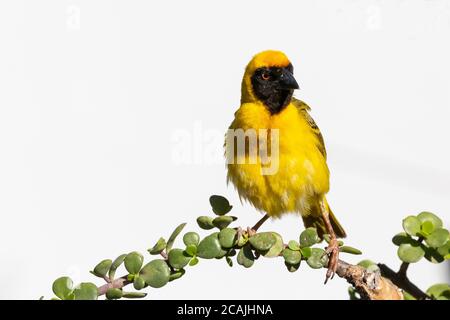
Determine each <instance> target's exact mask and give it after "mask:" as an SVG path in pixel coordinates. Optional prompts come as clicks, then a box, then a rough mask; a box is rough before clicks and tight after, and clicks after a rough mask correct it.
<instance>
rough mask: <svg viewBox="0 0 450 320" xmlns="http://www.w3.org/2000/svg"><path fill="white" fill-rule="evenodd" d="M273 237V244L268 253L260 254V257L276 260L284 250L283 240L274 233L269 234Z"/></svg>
mask: <svg viewBox="0 0 450 320" xmlns="http://www.w3.org/2000/svg"><path fill="white" fill-rule="evenodd" d="M271 233H272V235H273V236H274V237H275V243H274V244H273V245H272V247H271V248H270V249H269V250H268V251H262V252H260V253H261V255H262V256H264V257H266V258H276V257H278V256H279V255H280V253H281V251H283V249H284V242H283V238H282V237H281V236H280V235H279V234H278V233H276V232H271Z"/></svg>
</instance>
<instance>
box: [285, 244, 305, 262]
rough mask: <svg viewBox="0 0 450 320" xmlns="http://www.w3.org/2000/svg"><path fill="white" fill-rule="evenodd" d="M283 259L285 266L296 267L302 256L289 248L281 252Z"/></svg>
mask: <svg viewBox="0 0 450 320" xmlns="http://www.w3.org/2000/svg"><path fill="white" fill-rule="evenodd" d="M283 258H284V261H285V262H286V263H287V264H290V265H296V264H299V263H300V261H301V260H302V254H301V253H300V251H298V250H291V249H289V248H285V249H284V250H283Z"/></svg>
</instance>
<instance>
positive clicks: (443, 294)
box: [427, 283, 450, 300]
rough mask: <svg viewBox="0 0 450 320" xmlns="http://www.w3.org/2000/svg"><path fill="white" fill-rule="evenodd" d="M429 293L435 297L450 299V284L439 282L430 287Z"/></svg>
mask: <svg viewBox="0 0 450 320" xmlns="http://www.w3.org/2000/svg"><path fill="white" fill-rule="evenodd" d="M427 294H428V295H429V296H430V297H432V298H434V299H439V300H450V285H449V284H447V283H437V284H435V285H432V286H431V287H429V288H428V290H427Z"/></svg>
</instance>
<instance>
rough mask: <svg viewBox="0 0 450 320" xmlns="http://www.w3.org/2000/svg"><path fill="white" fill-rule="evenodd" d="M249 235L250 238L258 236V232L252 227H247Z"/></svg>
mask: <svg viewBox="0 0 450 320" xmlns="http://www.w3.org/2000/svg"><path fill="white" fill-rule="evenodd" d="M247 234H248V236H249V237H252V236H254V235H255V234H256V230H255V229H253V228H250V227H247Z"/></svg>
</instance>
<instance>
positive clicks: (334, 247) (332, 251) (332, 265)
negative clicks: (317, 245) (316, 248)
mask: <svg viewBox="0 0 450 320" xmlns="http://www.w3.org/2000/svg"><path fill="white" fill-rule="evenodd" d="M325 252H326V254H327V255H328V270H327V274H326V276H325V284H326V283H327V282H328V279H330V278H331V279H333V277H334V275H335V273H336V270H337V266H338V260H339V243H338V240H337V239H336V238H332V239H330V242H329V243H328V247H327V249H326V250H325Z"/></svg>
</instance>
